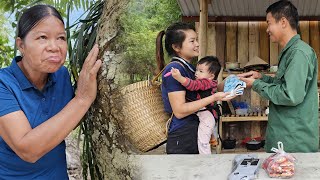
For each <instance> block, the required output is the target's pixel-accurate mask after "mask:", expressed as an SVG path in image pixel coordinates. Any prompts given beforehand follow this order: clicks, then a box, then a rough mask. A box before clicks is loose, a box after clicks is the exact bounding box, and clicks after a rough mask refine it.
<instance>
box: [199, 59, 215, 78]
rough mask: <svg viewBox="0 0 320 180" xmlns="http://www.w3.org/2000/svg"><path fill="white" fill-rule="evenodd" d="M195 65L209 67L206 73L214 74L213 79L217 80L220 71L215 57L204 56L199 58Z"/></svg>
mask: <svg viewBox="0 0 320 180" xmlns="http://www.w3.org/2000/svg"><path fill="white" fill-rule="evenodd" d="M197 64H205V65H207V66H209V68H208V71H209V72H210V73H213V74H214V79H215V80H216V79H217V78H218V75H219V73H220V70H221V64H220V62H219V59H218V58H217V57H216V56H205V57H203V58H201V59H200V60H199V61H198V63H197Z"/></svg>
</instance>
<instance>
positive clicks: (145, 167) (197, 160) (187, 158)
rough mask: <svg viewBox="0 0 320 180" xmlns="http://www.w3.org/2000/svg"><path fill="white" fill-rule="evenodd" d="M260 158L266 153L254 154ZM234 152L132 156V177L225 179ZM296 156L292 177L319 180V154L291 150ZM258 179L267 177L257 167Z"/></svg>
mask: <svg viewBox="0 0 320 180" xmlns="http://www.w3.org/2000/svg"><path fill="white" fill-rule="evenodd" d="M256 154H257V155H258V157H259V158H262V159H263V160H264V159H265V158H267V157H269V156H270V155H271V154H270V153H269V154H268V153H256ZM236 155H237V154H213V155H132V156H130V159H131V160H132V161H131V162H134V163H135V166H136V168H137V169H136V173H135V174H136V177H134V179H141V180H225V179H227V177H228V175H229V173H230V172H231V167H232V161H233V159H234V157H235V156H236ZM292 155H294V156H295V157H296V158H297V160H298V161H297V164H296V174H295V175H294V177H293V178H291V179H295V180H319V179H320V153H292ZM258 179H268V180H270V178H269V177H268V175H267V174H266V172H265V171H264V169H262V168H261V167H260V170H259V176H258Z"/></svg>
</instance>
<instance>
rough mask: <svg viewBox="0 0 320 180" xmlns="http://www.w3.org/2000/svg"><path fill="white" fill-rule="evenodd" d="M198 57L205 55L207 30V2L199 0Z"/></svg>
mask: <svg viewBox="0 0 320 180" xmlns="http://www.w3.org/2000/svg"><path fill="white" fill-rule="evenodd" d="M199 23H200V24H199V43H200V45H199V46H200V47H199V49H200V54H199V58H202V57H204V56H206V55H207V30H208V2H207V0H200V22H199Z"/></svg>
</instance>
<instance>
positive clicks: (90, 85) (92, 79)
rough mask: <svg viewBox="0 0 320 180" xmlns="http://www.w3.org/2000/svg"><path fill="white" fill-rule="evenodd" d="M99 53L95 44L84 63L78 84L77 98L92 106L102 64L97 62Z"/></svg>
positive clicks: (99, 61)
mask: <svg viewBox="0 0 320 180" xmlns="http://www.w3.org/2000/svg"><path fill="white" fill-rule="evenodd" d="M98 53H99V48H98V45H97V44H95V45H94V46H93V48H92V49H91V51H90V52H89V54H88V56H87V58H86V60H85V61H84V64H83V66H82V69H81V72H80V75H79V79H78V84H77V92H76V98H78V99H79V100H80V101H83V102H86V103H90V104H91V103H93V101H94V100H95V98H96V95H97V73H98V70H99V69H100V67H101V64H102V61H101V60H100V59H98V60H97V57H98Z"/></svg>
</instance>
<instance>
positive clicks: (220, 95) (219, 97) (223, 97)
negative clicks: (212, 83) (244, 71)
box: [213, 92, 235, 101]
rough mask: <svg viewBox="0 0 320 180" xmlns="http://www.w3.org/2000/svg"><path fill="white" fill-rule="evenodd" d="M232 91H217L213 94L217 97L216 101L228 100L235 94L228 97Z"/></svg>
mask: <svg viewBox="0 0 320 180" xmlns="http://www.w3.org/2000/svg"><path fill="white" fill-rule="evenodd" d="M229 94H230V92H217V93H215V94H214V95H213V96H214V97H215V101H228V100H231V99H233V98H234V97H235V96H231V97H227V96H228V95H229Z"/></svg>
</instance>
